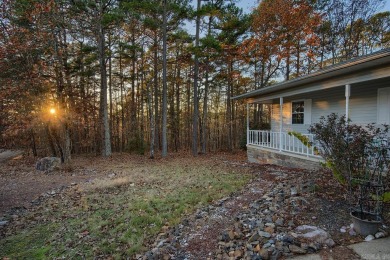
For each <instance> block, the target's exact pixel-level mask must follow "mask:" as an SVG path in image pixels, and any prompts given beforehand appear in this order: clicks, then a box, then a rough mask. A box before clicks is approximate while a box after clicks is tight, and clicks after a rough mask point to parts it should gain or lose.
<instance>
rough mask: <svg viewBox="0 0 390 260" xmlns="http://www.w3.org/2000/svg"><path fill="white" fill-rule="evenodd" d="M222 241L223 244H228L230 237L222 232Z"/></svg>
mask: <svg viewBox="0 0 390 260" xmlns="http://www.w3.org/2000/svg"><path fill="white" fill-rule="evenodd" d="M221 240H222V241H224V242H229V241H230V236H229V233H228V232H226V231H224V232H222V238H221Z"/></svg>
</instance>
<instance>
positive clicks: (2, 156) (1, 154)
mask: <svg viewBox="0 0 390 260" xmlns="http://www.w3.org/2000/svg"><path fill="white" fill-rule="evenodd" d="M22 154H23V151H21V150H4V149H0V163H2V162H5V161H7V160H10V159H13V158H15V157H18V156H20V155H22Z"/></svg>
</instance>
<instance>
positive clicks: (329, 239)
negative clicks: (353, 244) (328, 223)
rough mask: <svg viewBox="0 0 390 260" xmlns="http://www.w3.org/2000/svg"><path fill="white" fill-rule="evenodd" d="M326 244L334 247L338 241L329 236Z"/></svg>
mask: <svg viewBox="0 0 390 260" xmlns="http://www.w3.org/2000/svg"><path fill="white" fill-rule="evenodd" d="M324 245H327V246H328V247H334V246H335V245H336V243H335V242H334V241H333V239H331V238H328V239H327V240H325V241H324Z"/></svg>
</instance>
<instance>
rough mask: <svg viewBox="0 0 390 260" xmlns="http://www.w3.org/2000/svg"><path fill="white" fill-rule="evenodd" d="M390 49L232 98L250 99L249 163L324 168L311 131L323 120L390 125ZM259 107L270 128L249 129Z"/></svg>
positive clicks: (254, 125) (252, 126) (253, 127)
mask: <svg viewBox="0 0 390 260" xmlns="http://www.w3.org/2000/svg"><path fill="white" fill-rule="evenodd" d="M389 84H390V49H386V50H383V51H380V52H377V53H374V54H371V55H368V56H363V57H359V58H356V59H353V60H351V61H348V62H344V63H340V64H337V65H334V66H331V67H328V68H325V69H323V70H320V71H317V72H314V73H312V74H308V75H305V76H302V77H299V78H295V79H292V80H289V81H285V82H281V83H278V84H275V85H273V86H270V87H266V88H262V89H257V90H254V91H252V92H248V93H245V94H242V95H239V96H236V97H233V99H246V102H247V126H246V128H247V131H246V132H247V135H246V140H247V141H246V146H247V149H248V160H249V161H251V162H259V163H272V164H278V165H282V166H289V167H300V168H308V167H306V165H307V163H309V164H310V167H309V168H312V166H314V164H315V165H317V166H318V167H319V166H320V162H321V161H322V158H321V157H320V156H319V151H320V149H321V147H319V145H318V144H317V143H316V141H315V140H314V136H313V135H312V134H310V133H309V131H308V129H309V128H310V125H312V124H313V123H317V122H319V121H320V118H321V117H322V116H324V117H326V116H328V115H329V114H331V113H336V114H338V115H345V116H346V118H348V119H351V120H352V122H353V123H354V124H361V125H367V124H377V125H380V124H390V85H389ZM259 104H262V105H267V106H269V110H270V125H269V127H267V129H260V128H258V127H257V126H256V124H250V113H251V110H253V107H254V106H259ZM313 163H314V164H313Z"/></svg>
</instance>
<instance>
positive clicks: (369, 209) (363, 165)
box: [309, 114, 390, 236]
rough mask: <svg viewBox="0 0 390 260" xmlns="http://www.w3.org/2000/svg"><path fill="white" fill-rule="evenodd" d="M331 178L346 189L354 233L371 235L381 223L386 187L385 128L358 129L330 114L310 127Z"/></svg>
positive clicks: (388, 154) (389, 157)
mask: <svg viewBox="0 0 390 260" xmlns="http://www.w3.org/2000/svg"><path fill="white" fill-rule="evenodd" d="M309 132H310V133H312V134H314V136H315V140H316V141H317V142H318V145H319V147H320V149H319V154H320V155H321V156H322V157H323V158H324V159H325V165H326V166H327V167H328V168H330V169H331V170H332V172H333V175H334V176H335V178H336V179H337V180H338V181H339V182H340V183H341V184H343V185H345V186H346V187H347V188H348V196H347V199H348V202H349V205H350V214H351V217H352V221H353V223H354V229H355V231H356V232H358V233H359V234H361V235H364V236H366V235H369V234H375V233H376V232H377V230H378V228H379V227H380V225H381V223H382V213H383V202H384V198H385V195H386V194H387V193H386V192H385V189H386V188H388V183H389V181H388V180H389V176H388V175H389V165H390V164H389V163H390V146H389V145H390V143H389V127H388V126H386V125H382V126H380V127H375V126H374V125H372V124H369V125H366V126H364V127H363V126H360V125H356V124H352V122H351V121H350V120H346V118H345V116H341V117H340V116H338V115H337V114H330V115H329V116H328V117H327V118H325V117H322V118H321V119H320V122H319V123H316V124H313V125H311V126H310V129H309Z"/></svg>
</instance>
